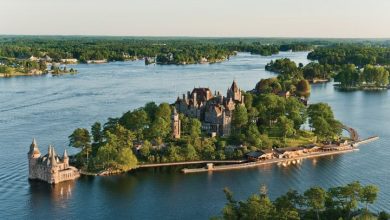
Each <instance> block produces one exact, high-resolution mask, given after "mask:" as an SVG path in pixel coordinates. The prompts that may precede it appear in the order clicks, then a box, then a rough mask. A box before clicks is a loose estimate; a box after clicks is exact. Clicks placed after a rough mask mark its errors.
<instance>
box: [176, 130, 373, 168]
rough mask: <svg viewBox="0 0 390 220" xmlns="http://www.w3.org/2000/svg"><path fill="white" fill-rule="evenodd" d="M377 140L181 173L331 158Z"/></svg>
mask: <svg viewBox="0 0 390 220" xmlns="http://www.w3.org/2000/svg"><path fill="white" fill-rule="evenodd" d="M378 139H379V137H378V136H372V137H369V138H366V139H363V140H357V141H352V142H351V143H350V146H348V148H347V149H343V150H334V151H321V152H313V153H306V154H305V155H301V156H297V157H293V158H273V159H268V160H262V161H255V162H246V163H238V164H229V165H220V166H214V164H213V163H208V164H207V167H203V168H194V169H189V168H184V169H182V172H183V173H185V174H188V173H200V172H213V171H224V170H235V169H244V168H252V167H257V166H262V165H267V164H275V163H277V164H279V163H289V162H295V161H300V160H303V159H308V158H316V157H324V156H331V155H336V154H343V153H350V152H354V151H358V150H359V148H357V146H359V145H361V144H367V143H369V142H372V141H376V140H378Z"/></svg>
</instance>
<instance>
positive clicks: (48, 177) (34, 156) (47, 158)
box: [27, 139, 80, 184]
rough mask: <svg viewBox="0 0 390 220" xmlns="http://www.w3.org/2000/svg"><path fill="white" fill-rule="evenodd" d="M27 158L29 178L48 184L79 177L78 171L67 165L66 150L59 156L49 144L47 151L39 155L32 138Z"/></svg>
mask: <svg viewBox="0 0 390 220" xmlns="http://www.w3.org/2000/svg"><path fill="white" fill-rule="evenodd" d="M27 158H28V168H29V172H28V173H29V175H28V178H29V179H37V180H42V181H45V182H47V183H50V184H56V183H59V182H63V181H67V180H74V179H76V178H78V177H80V173H79V171H78V170H77V169H76V168H75V167H73V166H70V165H69V157H68V154H67V152H66V150H65V151H64V154H63V156H62V158H61V157H60V156H58V155H57V154H56V153H55V151H54V147H53V146H49V149H48V153H47V154H46V155H44V156H41V152H40V151H39V148H38V145H37V142H36V141H35V139H33V142H32V144H31V145H30V151H29V152H28V154H27Z"/></svg>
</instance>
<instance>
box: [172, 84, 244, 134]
mask: <svg viewBox="0 0 390 220" xmlns="http://www.w3.org/2000/svg"><path fill="white" fill-rule="evenodd" d="M242 104H244V96H243V95H242V93H241V89H240V88H239V87H238V86H237V83H236V81H233V83H232V85H231V87H230V88H228V90H227V94H226V97H225V96H223V95H221V93H220V92H214V94H213V93H212V92H211V90H210V89H209V88H194V89H193V90H192V92H189V91H188V92H187V96H186V95H185V94H183V97H182V98H180V97H178V98H177V100H176V102H175V108H176V109H177V111H179V112H180V113H182V114H184V115H186V116H188V117H192V118H197V119H199V120H200V121H201V122H202V129H203V130H204V131H206V132H208V133H210V134H211V135H220V136H229V135H230V131H231V122H232V116H233V110H234V109H235V107H236V105H242Z"/></svg>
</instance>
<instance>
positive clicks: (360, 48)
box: [308, 44, 390, 67]
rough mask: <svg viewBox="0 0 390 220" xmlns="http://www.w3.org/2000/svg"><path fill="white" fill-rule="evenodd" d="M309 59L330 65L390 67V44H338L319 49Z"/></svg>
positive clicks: (311, 53) (310, 54)
mask: <svg viewBox="0 0 390 220" xmlns="http://www.w3.org/2000/svg"><path fill="white" fill-rule="evenodd" d="M308 58H309V59H311V60H318V62H319V63H320V64H330V65H344V64H354V65H356V66H358V67H363V66H365V65H367V64H371V65H390V47H389V45H388V44H382V45H378V44H336V45H331V46H327V47H317V48H316V49H315V50H314V51H312V52H310V53H309V55H308Z"/></svg>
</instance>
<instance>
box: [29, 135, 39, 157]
mask: <svg viewBox="0 0 390 220" xmlns="http://www.w3.org/2000/svg"><path fill="white" fill-rule="evenodd" d="M28 153H29V154H31V155H33V154H40V153H41V152H40V151H39V148H38V144H37V141H36V140H35V138H33V140H32V143H31V145H30V150H29V152H28Z"/></svg>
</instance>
